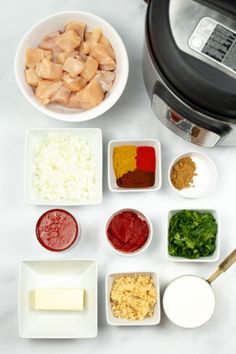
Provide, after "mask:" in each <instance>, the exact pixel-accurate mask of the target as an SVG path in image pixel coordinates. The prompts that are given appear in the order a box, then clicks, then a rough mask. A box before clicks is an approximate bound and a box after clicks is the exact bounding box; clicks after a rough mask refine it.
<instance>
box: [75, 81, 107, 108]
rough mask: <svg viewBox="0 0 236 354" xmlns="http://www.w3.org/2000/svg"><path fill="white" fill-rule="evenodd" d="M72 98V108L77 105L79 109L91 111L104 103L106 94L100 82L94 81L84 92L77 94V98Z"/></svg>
mask: <svg viewBox="0 0 236 354" xmlns="http://www.w3.org/2000/svg"><path fill="white" fill-rule="evenodd" d="M72 97H73V98H72ZM72 97H70V100H69V105H70V106H71V105H72V104H74V105H75V104H76V103H77V105H78V107H79V108H82V109H90V108H93V107H96V106H97V105H98V104H99V103H101V102H102V100H103V98H104V92H103V90H102V88H101V85H100V84H99V82H98V81H97V80H92V81H91V82H90V83H89V84H88V85H87V86H86V87H85V88H84V89H83V90H81V91H79V92H77V93H76V94H75V97H74V96H72Z"/></svg>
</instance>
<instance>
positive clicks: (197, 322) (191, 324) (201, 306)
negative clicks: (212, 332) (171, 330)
mask: <svg viewBox="0 0 236 354" xmlns="http://www.w3.org/2000/svg"><path fill="white" fill-rule="evenodd" d="M163 308H164V311H165V314H166V316H167V317H168V318H169V320H170V321H171V322H173V323H174V324H176V325H177V326H179V327H183V328H196V327H200V326H202V325H203V324H205V323H206V322H207V321H209V320H210V319H211V317H212V316H213V313H214V310H215V295H214V292H213V289H212V287H211V285H210V284H209V283H208V282H207V281H206V280H205V279H203V278H201V277H199V276H195V275H184V276H180V277H178V278H176V279H175V280H173V281H172V282H171V283H170V284H169V285H168V286H167V288H166V290H165V292H164V295H163Z"/></svg>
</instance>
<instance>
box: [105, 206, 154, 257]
mask: <svg viewBox="0 0 236 354" xmlns="http://www.w3.org/2000/svg"><path fill="white" fill-rule="evenodd" d="M124 211H132V212H134V213H136V214H137V215H139V216H140V217H141V218H142V219H144V220H145V221H146V222H147V224H148V227H149V236H148V238H147V241H146V242H145V244H144V245H143V246H142V247H141V248H139V249H138V250H137V251H134V252H122V251H119V250H117V249H116V248H115V247H114V246H113V244H112V242H111V241H110V240H109V238H108V236H107V229H108V227H109V224H110V222H111V220H112V219H113V217H114V216H116V215H118V214H120V213H122V212H124ZM105 233H106V240H107V243H108V244H109V246H110V247H111V248H112V249H113V250H114V251H115V252H116V253H118V254H119V255H122V256H135V255H138V254H140V253H142V252H144V251H145V250H146V249H147V248H148V246H149V245H150V243H151V241H152V237H153V227H152V222H151V220H150V219H149V217H148V216H146V215H144V214H143V213H142V212H140V211H139V210H136V209H132V208H126V209H120V210H118V211H116V212H115V213H113V214H112V215H111V217H110V218H109V219H108V221H107V224H106V228H105Z"/></svg>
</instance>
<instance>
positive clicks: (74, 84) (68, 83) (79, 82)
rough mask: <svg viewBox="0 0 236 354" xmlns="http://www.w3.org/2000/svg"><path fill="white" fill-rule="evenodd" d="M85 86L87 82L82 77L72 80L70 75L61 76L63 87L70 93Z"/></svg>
mask: <svg viewBox="0 0 236 354" xmlns="http://www.w3.org/2000/svg"><path fill="white" fill-rule="evenodd" d="M86 84H87V81H86V80H85V79H83V78H82V77H79V76H78V77H76V78H74V79H73V78H72V77H70V75H68V74H66V73H64V74H63V85H64V86H65V87H66V88H67V89H68V90H70V91H72V92H77V91H80V90H82V89H83V88H84V87H85V86H86Z"/></svg>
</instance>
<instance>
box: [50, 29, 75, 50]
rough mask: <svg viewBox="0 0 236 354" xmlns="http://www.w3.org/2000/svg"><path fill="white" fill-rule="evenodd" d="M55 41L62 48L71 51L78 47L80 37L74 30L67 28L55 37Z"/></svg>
mask: <svg viewBox="0 0 236 354" xmlns="http://www.w3.org/2000/svg"><path fill="white" fill-rule="evenodd" d="M55 42H56V45H57V46H58V47H59V48H61V49H62V50H65V51H66V52H71V51H72V50H74V49H75V48H78V47H79V45H80V42H81V39H80V37H79V36H78V34H77V33H76V32H75V31H74V30H69V31H67V32H64V33H62V34H60V35H58V36H57V37H55Z"/></svg>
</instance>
